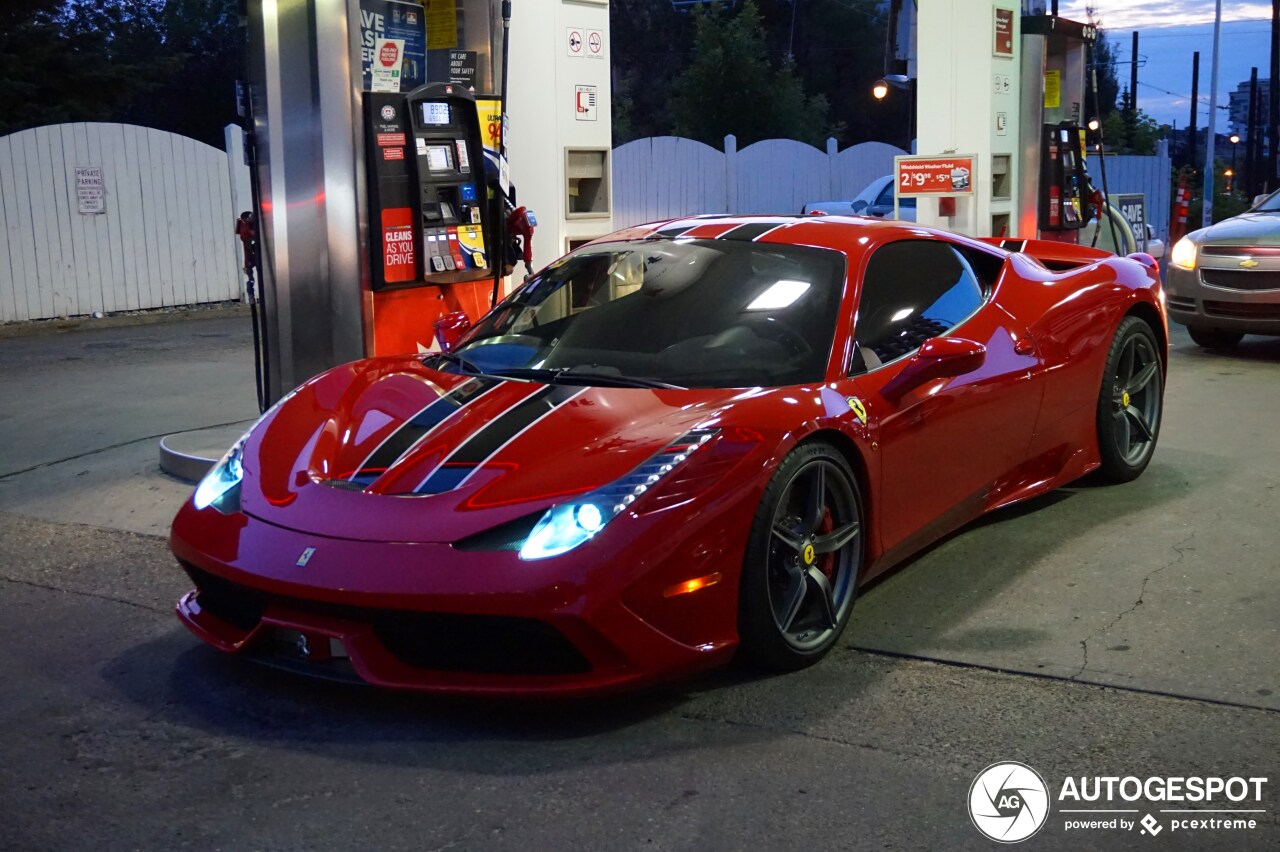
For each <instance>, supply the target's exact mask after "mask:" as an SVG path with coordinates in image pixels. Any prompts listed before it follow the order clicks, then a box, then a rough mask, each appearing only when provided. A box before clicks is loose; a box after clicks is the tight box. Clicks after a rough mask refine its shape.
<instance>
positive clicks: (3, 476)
mask: <svg viewBox="0 0 1280 852" xmlns="http://www.w3.org/2000/svg"><path fill="white" fill-rule="evenodd" d="M252 422H253V418H252V417H247V418H243V419H241V420H231V421H229V422H227V423H211V424H209V425H208V426H195V427H193V428H191V429H174V430H170V431H168V432H162V433H161V434H159V435H144V436H142V437H141V438H131V439H129V440H128V441H121V442H120V443H118V444H110V445H108V446H106V447H98V448H97V449H93V450H85V451H84V452H83V453H76V454H75V455H73V456H67V457H66V458H61V459H54V460H52V461H46V462H40V463H39V464H33V465H32V466H31V467H24V468H22V469H21V470H11V471H9V472H8V473H0V482H3V481H4V480H6V479H12V478H13V477H15V476H21V475H22V474H24V473H30V472H31V471H33V470H41V469H43V468H46V467H55V466H57V465H60V464H65V463H67V462H70V461H75V460H76V459H82V458H86V457H88V456H96V455H98V454H99V453H105V452H109V451H110V450H119V449H122V448H124V447H130V446H133V445H134V444H140V443H142V442H143V441H158V440H160V439H161V438H167V437H168V436H170V435H185V434H186V433H188V432H201V431H203V430H205V429H221V428H222V427H224V426H235V425H238V424H240V423H252Z"/></svg>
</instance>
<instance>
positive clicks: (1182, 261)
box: [1169, 237, 1196, 269]
mask: <svg viewBox="0 0 1280 852" xmlns="http://www.w3.org/2000/svg"><path fill="white" fill-rule="evenodd" d="M1169 262H1170V263H1172V264H1173V265H1174V266H1178V267H1181V268H1182V269H1195V268H1196V244H1195V243H1193V242H1191V240H1190V239H1189V238H1187V237H1183V238H1182V239H1180V240H1178V242H1176V243H1175V244H1174V246H1173V251H1172V252H1171V253H1170V254H1169Z"/></svg>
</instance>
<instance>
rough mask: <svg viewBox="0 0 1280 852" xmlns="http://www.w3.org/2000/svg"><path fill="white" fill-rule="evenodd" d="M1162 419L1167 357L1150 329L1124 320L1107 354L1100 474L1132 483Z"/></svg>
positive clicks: (1143, 323)
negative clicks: (1165, 360) (1165, 361)
mask: <svg viewBox="0 0 1280 852" xmlns="http://www.w3.org/2000/svg"><path fill="white" fill-rule="evenodd" d="M1163 414H1164V358H1163V355H1162V352H1161V349H1160V344H1159V342H1158V341H1157V338H1156V335H1155V332H1153V331H1152V330H1151V326H1149V325H1147V323H1146V321H1145V320H1143V319H1140V318H1139V317H1133V316H1129V317H1125V318H1124V319H1123V320H1122V321H1121V322H1120V326H1119V327H1118V328H1117V329H1116V334H1115V337H1114V338H1113V339H1112V341H1111V349H1110V350H1109V351H1108V353H1107V368H1106V371H1105V372H1104V373H1103V375H1102V387H1101V389H1100V390H1099V392H1098V410H1097V419H1096V423H1097V435H1098V454H1099V456H1100V457H1101V459H1102V467H1101V469H1100V470H1099V475H1100V476H1101V477H1102V479H1103V480H1105V481H1108V482H1129V481H1131V480H1134V479H1137V478H1138V477H1139V476H1141V475H1142V472H1143V471H1144V470H1146V469H1147V465H1148V464H1149V463H1150V462H1151V456H1152V454H1154V453H1155V448H1156V440H1157V439H1158V438H1159V436H1160V421H1161V419H1162V417H1163Z"/></svg>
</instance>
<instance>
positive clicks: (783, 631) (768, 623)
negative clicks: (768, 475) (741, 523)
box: [738, 441, 864, 671]
mask: <svg viewBox="0 0 1280 852" xmlns="http://www.w3.org/2000/svg"><path fill="white" fill-rule="evenodd" d="M819 497H820V500H819V499H818V498H819ZM862 524H863V511H862V494H861V491H860V490H859V488H858V482H857V479H856V477H854V475H853V471H852V469H851V468H850V467H849V462H848V461H847V460H846V459H845V457H844V456H843V455H842V454H841V453H840V452H839V451H838V450H836V449H835V448H834V447H832V446H831V445H830V444H827V443H825V442H819V441H815V442H812V443H806V444H801V445H800V446H798V447H796V448H795V449H794V450H792V451H791V453H790V454H789V455H788V456H787V457H786V458H785V459H783V461H782V464H780V465H779V466H778V469H777V470H776V471H775V472H774V474H773V478H772V479H770V480H769V484H768V486H767V487H766V488H765V491H764V495H763V496H762V497H761V499H760V507H759V508H758V509H757V510H756V515H755V519H754V520H753V522H752V524H751V533H750V536H749V537H748V539H747V554H746V558H745V560H744V562H743V566H742V582H741V588H740V591H739V599H738V635H739V639H740V641H741V645H740V653H741V657H742V658H743V660H744V661H746V662H747V663H748V664H751V665H754V666H757V667H760V668H766V669H772V670H775V671H794V670H796V669H801V668H804V667H806V666H810V665H813V664H814V663H816V662H817V661H818V660H820V659H822V658H823V657H824V656H826V654H827V652H828V651H830V650H831V648H832V646H834V645H835V643H836V641H837V640H839V638H840V634H841V633H842V632H843V631H844V628H845V625H846V624H848V623H849V614H850V612H851V611H852V609H853V600H854V597H855V596H856V593H857V584H858V572H859V570H860V569H861V568H862V561H863V552H864V549H863V538H864V537H863V535H862Z"/></svg>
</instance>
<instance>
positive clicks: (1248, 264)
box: [1240, 257, 1258, 269]
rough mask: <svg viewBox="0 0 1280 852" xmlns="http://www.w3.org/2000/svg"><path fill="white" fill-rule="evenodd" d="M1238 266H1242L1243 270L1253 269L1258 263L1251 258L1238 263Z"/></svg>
mask: <svg viewBox="0 0 1280 852" xmlns="http://www.w3.org/2000/svg"><path fill="white" fill-rule="evenodd" d="M1240 265H1241V266H1243V267H1244V268H1245V269H1253V268H1254V267H1255V266H1257V265H1258V261H1256V260H1254V259H1253V258H1251V257H1246V258H1245V259H1244V260H1242V261H1240Z"/></svg>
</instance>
